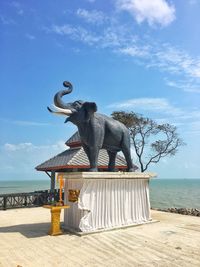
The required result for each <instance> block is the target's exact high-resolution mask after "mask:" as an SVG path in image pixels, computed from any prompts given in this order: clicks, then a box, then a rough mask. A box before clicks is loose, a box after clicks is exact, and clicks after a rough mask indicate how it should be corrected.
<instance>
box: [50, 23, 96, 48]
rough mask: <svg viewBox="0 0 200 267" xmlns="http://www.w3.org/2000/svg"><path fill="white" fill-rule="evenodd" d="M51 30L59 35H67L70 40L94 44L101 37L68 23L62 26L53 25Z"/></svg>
mask: <svg viewBox="0 0 200 267" xmlns="http://www.w3.org/2000/svg"><path fill="white" fill-rule="evenodd" d="M51 31H52V32H55V33H57V34H60V35H67V36H69V38H71V39H72V40H78V41H81V42H83V43H86V44H88V45H94V44H96V43H98V42H99V41H100V39H101V37H100V36H98V35H96V34H93V33H91V32H89V31H87V30H86V29H84V28H82V27H72V26H70V25H68V24H65V25H62V26H58V25H53V27H52V29H51Z"/></svg>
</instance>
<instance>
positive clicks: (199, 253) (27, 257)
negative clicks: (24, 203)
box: [0, 208, 200, 267]
mask: <svg viewBox="0 0 200 267" xmlns="http://www.w3.org/2000/svg"><path fill="white" fill-rule="evenodd" d="M62 213H63V211H62ZM152 218H153V219H156V220H159V221H160V222H158V223H153V224H146V225H142V226H137V227H130V228H126V229H121V230H115V231H109V232H102V233H97V234H92V235H86V236H82V237H78V236H76V235H72V234H67V233H66V234H64V235H62V236H56V237H52V236H48V235H47V230H48V228H49V225H50V211H49V210H47V209H44V208H30V209H15V210H7V211H0V266H1V267H2V266H3V267H12V266H13V267H16V266H22V267H29V266H34V267H36V266H38V267H42V266H48V267H51V266H54V267H55V266H56V267H57V266H62V267H65V266H73V267H77V266H109V267H110V266H120V267H121V266H131V267H135V266H141V267H146V266H151V267H152V266H159V267H160V266H164V267H166V266H170V267H171V266H177V267H180V266H181V267H184V266H188V267H194V266H198V267H199V266H200V218H199V217H192V216H185V215H179V214H171V213H164V212H158V211H152Z"/></svg>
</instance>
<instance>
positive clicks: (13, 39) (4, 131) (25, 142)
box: [0, 0, 200, 180]
mask: <svg viewBox="0 0 200 267" xmlns="http://www.w3.org/2000/svg"><path fill="white" fill-rule="evenodd" d="M199 13H200V2H199V1H197V0H196V1H195V0H183V1H173V0H171V1H167V0H154V1H149V0H110V1H105V0H101V1H100V0H99V1H98V0H96V1H95V0H82V1H76V0H74V1H64V0H60V1H54V0H48V1H47V0H46V1H45V0H43V1H35V0H34V1H33V0H29V1H25V0H24V1H22V0H21V1H6V0H1V2H0V31H1V36H0V38H1V39H0V58H1V61H0V80H1V90H0V93H1V106H0V122H1V131H0V173H1V177H0V179H1V180H8V179H47V176H46V174H42V173H39V172H36V171H35V170H34V167H35V166H36V165H38V164H39V163H41V162H43V161H44V160H46V159H48V158H49V157H51V156H53V155H55V154H57V153H60V152H61V151H63V150H64V149H65V145H64V142H65V141H66V140H67V138H69V137H70V136H71V135H72V134H73V133H74V132H75V131H76V127H75V126H73V125H72V124H64V123H63V122H64V119H63V117H57V116H52V115H51V114H49V113H48V111H47V110H46V106H47V105H50V104H51V103H52V101H53V96H54V94H55V93H56V92H57V91H58V90H60V89H62V82H63V81H64V80H69V81H70V82H72V84H73V86H74V90H73V92H72V93H71V94H70V95H68V96H67V97H66V101H73V100H78V99H82V100H86V101H95V102H96V103H97V106H98V111H99V112H101V113H106V114H108V115H110V114H111V113H112V111H114V110H125V111H131V110H132V111H134V112H138V113H141V114H143V115H144V116H148V117H150V118H152V119H154V120H156V121H158V122H160V123H165V122H168V123H171V124H174V125H176V126H177V127H178V132H179V134H180V136H181V137H182V138H183V139H184V141H185V142H186V143H187V146H184V147H181V148H180V150H179V153H178V154H177V155H176V156H175V157H172V158H165V159H163V160H162V161H161V162H160V163H158V164H157V165H154V166H153V165H152V166H151V167H150V168H149V171H155V172H157V173H158V176H159V177H160V178H200V176H199V173H200V164H199V154H200V152H199V151H200V104H199V103H200V50H199V43H200V27H199V25H200V17H199Z"/></svg>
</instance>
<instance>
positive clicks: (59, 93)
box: [54, 81, 73, 110]
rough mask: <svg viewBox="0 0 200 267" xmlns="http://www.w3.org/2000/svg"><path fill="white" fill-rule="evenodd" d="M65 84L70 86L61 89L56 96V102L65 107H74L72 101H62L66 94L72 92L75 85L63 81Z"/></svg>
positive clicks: (57, 104)
mask: <svg viewBox="0 0 200 267" xmlns="http://www.w3.org/2000/svg"><path fill="white" fill-rule="evenodd" d="M63 85H64V86H65V87H68V89H67V90H61V91H59V92H58V93H57V94H56V95H55V96H54V104H55V106H57V107H59V108H63V109H70V110H71V109H72V106H71V103H64V102H63V101H62V97H63V96H64V95H67V94H70V93H71V92H72V89H73V86H72V84H71V83H70V82H66V81H65V82H63Z"/></svg>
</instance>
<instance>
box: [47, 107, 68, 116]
mask: <svg viewBox="0 0 200 267" xmlns="http://www.w3.org/2000/svg"><path fill="white" fill-rule="evenodd" d="M47 109H48V111H49V112H51V113H53V114H54V115H62V116H65V117H66V116H67V114H65V113H63V112H57V111H53V110H52V109H50V108H49V107H47Z"/></svg>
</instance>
